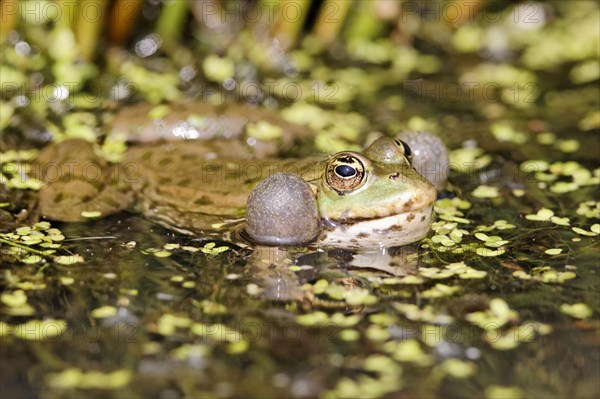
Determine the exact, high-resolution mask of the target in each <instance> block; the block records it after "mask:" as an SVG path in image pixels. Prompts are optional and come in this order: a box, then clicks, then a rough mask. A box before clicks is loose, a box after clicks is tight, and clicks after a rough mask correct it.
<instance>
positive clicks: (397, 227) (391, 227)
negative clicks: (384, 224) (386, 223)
mask: <svg viewBox="0 0 600 399" xmlns="http://www.w3.org/2000/svg"><path fill="white" fill-rule="evenodd" d="M409 221H410V220H409ZM403 229H404V226H402V225H399V224H395V225H393V226H390V227H389V228H388V229H387V230H388V231H402V230H403Z"/></svg>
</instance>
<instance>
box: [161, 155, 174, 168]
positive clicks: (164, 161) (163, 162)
mask: <svg viewBox="0 0 600 399" xmlns="http://www.w3.org/2000/svg"><path fill="white" fill-rule="evenodd" d="M170 163H173V158H171V157H165V158H163V159H161V160H160V161H158V164H159V165H160V166H167V165H169V164H170Z"/></svg>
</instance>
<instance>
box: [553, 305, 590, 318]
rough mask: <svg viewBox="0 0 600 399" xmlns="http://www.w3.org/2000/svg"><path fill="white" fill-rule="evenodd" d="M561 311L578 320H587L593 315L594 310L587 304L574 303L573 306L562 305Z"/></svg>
mask: <svg viewBox="0 0 600 399" xmlns="http://www.w3.org/2000/svg"><path fill="white" fill-rule="evenodd" d="M560 311H561V312H563V313H564V314H566V315H569V316H571V317H574V318H576V319H587V318H588V317H590V316H591V315H592V314H593V311H592V309H591V308H590V307H589V306H588V305H586V304H585V303H574V304H572V305H569V304H567V303H563V304H562V305H560Z"/></svg>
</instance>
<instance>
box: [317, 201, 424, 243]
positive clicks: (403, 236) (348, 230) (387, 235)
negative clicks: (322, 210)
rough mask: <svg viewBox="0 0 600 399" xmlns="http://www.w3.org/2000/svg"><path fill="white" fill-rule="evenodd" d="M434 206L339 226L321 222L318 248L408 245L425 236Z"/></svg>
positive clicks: (338, 224)
mask: <svg viewBox="0 0 600 399" xmlns="http://www.w3.org/2000/svg"><path fill="white" fill-rule="evenodd" d="M433 217H434V213H433V206H427V207H424V208H421V209H418V210H413V211H410V212H403V213H398V214H395V215H391V216H385V217H381V218H373V219H364V220H355V221H352V222H351V223H348V221H346V222H345V223H340V222H336V221H331V220H324V221H323V225H324V226H325V227H324V229H323V232H322V233H321V235H320V236H319V242H318V244H319V245H322V246H325V247H347V248H381V247H396V246H400V245H405V244H410V243H412V242H415V241H418V240H420V239H421V238H423V237H425V236H426V235H427V233H428V232H429V229H430V227H431V222H432V221H433Z"/></svg>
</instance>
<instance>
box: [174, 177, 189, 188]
mask: <svg viewBox="0 0 600 399" xmlns="http://www.w3.org/2000/svg"><path fill="white" fill-rule="evenodd" d="M191 182H192V179H190V178H189V177H187V178H185V179H183V180H180V181H179V182H178V183H177V185H178V186H182V187H187V186H189V185H190V183H191Z"/></svg>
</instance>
